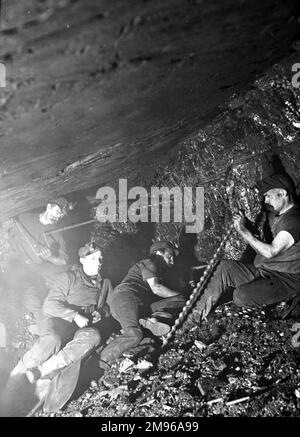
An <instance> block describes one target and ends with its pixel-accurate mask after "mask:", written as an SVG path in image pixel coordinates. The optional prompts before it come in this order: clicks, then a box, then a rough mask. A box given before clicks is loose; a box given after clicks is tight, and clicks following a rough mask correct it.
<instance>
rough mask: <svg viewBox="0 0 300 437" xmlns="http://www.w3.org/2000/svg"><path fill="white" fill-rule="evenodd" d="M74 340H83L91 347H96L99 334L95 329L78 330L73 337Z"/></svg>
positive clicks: (99, 339)
mask: <svg viewBox="0 0 300 437" xmlns="http://www.w3.org/2000/svg"><path fill="white" fill-rule="evenodd" d="M74 339H77V340H84V341H85V342H86V343H88V344H89V345H90V346H91V347H94V346H98V344H99V343H100V341H101V336H100V333H99V331H98V330H97V329H95V328H82V329H79V330H78V331H77V332H76V334H75V335H74Z"/></svg>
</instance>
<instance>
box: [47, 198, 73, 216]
mask: <svg viewBox="0 0 300 437" xmlns="http://www.w3.org/2000/svg"><path fill="white" fill-rule="evenodd" d="M49 203H53V204H54V205H58V206H59V207H60V209H61V211H62V212H63V213H64V214H67V213H68V212H69V210H70V209H71V208H70V204H69V202H68V201H67V199H66V198H65V197H57V198H56V199H51V200H50V202H49Z"/></svg>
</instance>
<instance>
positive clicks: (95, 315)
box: [92, 311, 101, 323]
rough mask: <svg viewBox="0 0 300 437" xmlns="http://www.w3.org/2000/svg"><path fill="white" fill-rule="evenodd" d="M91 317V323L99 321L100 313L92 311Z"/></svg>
mask: <svg viewBox="0 0 300 437" xmlns="http://www.w3.org/2000/svg"><path fill="white" fill-rule="evenodd" d="M92 316H93V319H92V323H97V322H100V320H101V314H100V313H99V311H94V312H93V313H92Z"/></svg>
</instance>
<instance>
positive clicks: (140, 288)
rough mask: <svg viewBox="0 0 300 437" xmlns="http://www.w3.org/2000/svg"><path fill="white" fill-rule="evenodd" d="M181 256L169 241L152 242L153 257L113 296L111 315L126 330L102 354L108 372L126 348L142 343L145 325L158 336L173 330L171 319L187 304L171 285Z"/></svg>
mask: <svg viewBox="0 0 300 437" xmlns="http://www.w3.org/2000/svg"><path fill="white" fill-rule="evenodd" d="M177 255H178V249H177V248H176V247H175V246H174V245H173V244H172V243H171V242H169V241H159V242H156V243H154V244H152V246H151V247H150V253H149V258H146V259H143V260H141V261H139V262H137V263H136V264H134V265H133V267H131V268H130V270H129V271H128V274H127V276H126V277H125V278H124V279H123V281H122V282H121V283H120V284H119V285H118V286H117V287H116V288H115V289H114V292H113V293H112V294H111V295H110V298H109V305H110V310H111V314H112V316H113V317H114V318H115V319H116V320H117V321H118V322H119V324H120V325H121V328H122V330H121V335H119V336H118V337H116V338H115V339H114V340H113V341H112V342H110V343H109V344H108V345H107V346H106V347H105V348H104V349H103V350H102V352H101V354H100V368H101V369H103V370H104V371H105V370H107V369H108V368H109V367H110V364H111V363H112V362H113V361H114V360H116V359H117V358H119V357H120V356H121V355H122V354H123V353H124V352H125V351H127V350H128V349H131V348H134V347H136V346H137V345H139V344H140V342H141V340H142V339H143V330H142V327H143V328H145V329H147V330H150V331H151V332H152V334H153V335H155V336H162V335H165V334H166V333H167V332H169V330H170V325H169V324H168V322H170V320H172V319H173V317H174V315H175V314H176V313H178V310H180V309H181V308H182V307H183V306H184V304H185V298H184V297H183V296H182V295H181V294H180V292H179V291H174V290H172V289H171V288H169V286H168V275H169V272H170V270H171V267H172V266H173V265H174V259H175V257H176V256H177ZM169 280H171V279H170V278H169Z"/></svg>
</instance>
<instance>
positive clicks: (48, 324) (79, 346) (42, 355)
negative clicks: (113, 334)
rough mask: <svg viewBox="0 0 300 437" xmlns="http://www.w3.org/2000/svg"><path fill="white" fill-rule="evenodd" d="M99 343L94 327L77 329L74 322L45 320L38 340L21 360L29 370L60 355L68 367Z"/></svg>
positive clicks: (53, 319)
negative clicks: (55, 355)
mask: <svg viewBox="0 0 300 437" xmlns="http://www.w3.org/2000/svg"><path fill="white" fill-rule="evenodd" d="M100 341H101V337H100V333H99V331H98V329H96V328H94V327H88V328H81V329H79V328H78V326H77V325H76V324H75V323H74V322H67V321H66V320H63V319H60V318H56V317H52V318H47V319H45V320H44V321H43V322H42V323H41V334H40V338H39V339H38V341H37V342H36V343H35V344H34V345H33V346H32V348H31V349H30V350H29V351H28V352H26V353H25V355H24V357H23V359H22V360H23V363H24V364H25V366H26V367H27V368H31V367H36V366H38V365H39V364H42V363H44V362H45V361H47V360H48V359H49V358H50V357H51V356H53V355H54V354H58V353H60V356H63V359H64V360H65V364H66V366H68V365H69V364H71V363H75V362H76V361H77V360H79V359H83V358H84V357H85V356H86V355H87V354H88V353H89V352H90V351H91V350H92V349H94V348H95V347H96V346H98V345H99V343H100Z"/></svg>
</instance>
